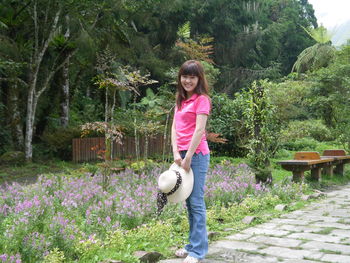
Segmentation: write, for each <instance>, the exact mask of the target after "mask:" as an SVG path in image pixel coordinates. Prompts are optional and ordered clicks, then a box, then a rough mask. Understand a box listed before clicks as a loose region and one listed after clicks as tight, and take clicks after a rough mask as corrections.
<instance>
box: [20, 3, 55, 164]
mask: <svg viewBox="0 0 350 263" xmlns="http://www.w3.org/2000/svg"><path fill="white" fill-rule="evenodd" d="M36 8H37V6H36V2H35V3H34V7H33V20H34V35H35V39H34V47H33V54H32V58H31V63H30V64H31V65H30V72H29V90H28V97H27V114H26V135H25V141H24V152H25V159H26V161H27V162H30V161H31V160H32V158H33V145H32V141H33V132H34V121H35V112H36V107H37V104H38V100H39V97H40V96H41V94H42V93H43V92H44V91H45V90H46V88H47V87H48V83H49V81H50V80H51V78H52V76H53V73H54V72H55V71H57V70H58V69H59V67H57V68H56V69H55V70H52V71H50V72H49V74H48V76H46V79H45V83H44V85H43V86H42V88H41V89H39V90H37V86H38V76H39V70H40V65H41V63H42V60H43V57H44V55H45V53H46V51H47V48H48V46H49V43H50V41H51V40H52V38H53V36H54V33H55V31H56V28H57V24H58V19H59V16H60V12H61V10H58V11H57V12H56V15H55V17H54V19H53V22H52V25H51V29H50V32H49V34H48V36H47V38H46V39H45V40H43V44H42V46H41V47H39V42H40V41H39V35H40V34H39V25H38V16H37V10H36ZM41 33H42V32H41ZM53 69H54V67H53Z"/></svg>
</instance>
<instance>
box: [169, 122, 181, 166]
mask: <svg viewBox="0 0 350 263" xmlns="http://www.w3.org/2000/svg"><path fill="white" fill-rule="evenodd" d="M171 145H172V147H173V156H174V162H175V163H177V164H178V165H179V166H180V165H181V161H182V158H181V155H180V153H179V149H178V148H177V143H176V130H175V116H174V119H173V124H172V126H171Z"/></svg>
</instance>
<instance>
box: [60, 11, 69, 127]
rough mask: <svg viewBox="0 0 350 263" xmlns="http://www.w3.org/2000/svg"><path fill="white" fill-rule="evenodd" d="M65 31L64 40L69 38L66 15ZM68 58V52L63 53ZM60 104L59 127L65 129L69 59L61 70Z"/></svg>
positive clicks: (67, 120) (67, 110)
mask: <svg viewBox="0 0 350 263" xmlns="http://www.w3.org/2000/svg"><path fill="white" fill-rule="evenodd" d="M66 24H67V30H66V33H65V34H64V38H65V39H66V40H68V39H69V37H70V30H69V16H68V15H66ZM64 53H65V56H69V52H64ZM61 72H62V80H63V81H62V102H61V126H62V127H64V128H66V127H67V126H68V123H69V59H67V60H66V63H64V65H63V68H62V71H61Z"/></svg>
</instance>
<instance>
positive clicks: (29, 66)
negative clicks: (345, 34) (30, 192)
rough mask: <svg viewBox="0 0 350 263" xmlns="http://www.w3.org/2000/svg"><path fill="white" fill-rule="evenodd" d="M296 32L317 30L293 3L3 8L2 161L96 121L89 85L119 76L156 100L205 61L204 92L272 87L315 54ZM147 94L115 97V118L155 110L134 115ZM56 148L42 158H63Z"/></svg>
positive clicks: (99, 95) (309, 12) (95, 94)
mask: <svg viewBox="0 0 350 263" xmlns="http://www.w3.org/2000/svg"><path fill="white" fill-rule="evenodd" d="M301 26H303V27H305V28H308V27H310V26H311V27H316V26H317V24H316V19H315V17H314V14H313V9H312V6H311V5H310V4H309V3H308V2H307V1H299V0H287V1H286V0H278V1H271V0H258V1H247V0H240V1H228V0H224V1H221V0H220V1H219V0H216V1H207V2H204V3H203V1H190V2H188V1H184V0H180V1H169V0H166V1H159V0H147V1H136V0H130V1H121V0H118V1H111V0H107V1H97V2H96V1H74V2H73V1H70V0H64V1H57V0H55V1H50V2H49V3H48V2H47V1H43V0H35V1H17V0H16V1H3V2H1V4H0V39H1V41H0V88H1V90H0V116H1V118H0V119H1V123H0V125H1V127H4V128H3V129H1V131H0V153H3V152H5V151H8V150H21V151H25V155H26V159H27V160H30V159H31V158H32V156H33V154H34V158H35V156H38V153H40V152H41V151H42V150H41V149H47V143H48V141H51V142H52V141H53V140H52V137H53V136H51V135H50V133H52V134H55V135H57V136H59V134H58V133H59V132H60V131H62V129H61V130H59V129H60V128H61V127H63V128H67V127H68V126H73V127H76V126H78V125H80V124H83V123H85V122H92V121H101V120H103V116H104V112H105V107H107V105H104V104H105V101H106V100H105V97H106V96H105V95H106V94H105V93H106V92H105V90H103V89H98V86H99V85H95V83H96V77H97V76H101V75H102V76H109V77H110V76H114V77H116V78H117V79H118V81H119V82H122V81H124V80H125V76H123V74H119V73H120V70H119V69H120V68H124V66H129V67H131V68H130V72H133V71H134V70H141V73H142V74H147V72H150V74H151V75H150V78H151V79H153V80H157V81H158V84H152V85H149V86H148V87H149V88H151V89H152V90H153V92H154V94H156V96H157V95H158V93H159V91H160V90H162V89H163V88H164V87H168V90H169V91H170V92H172V93H174V88H173V87H172V86H171V85H172V83H173V81H174V76H175V74H176V71H177V68H178V67H179V65H181V63H182V62H183V61H184V60H185V59H190V58H195V59H199V60H203V61H206V65H205V67H206V70H207V73H208V74H209V78H210V83H211V84H213V85H214V83H216V84H215V90H216V91H220V92H226V93H227V94H229V95H230V96H232V95H233V94H234V93H235V92H237V91H240V90H241V89H242V88H244V87H245V86H249V84H250V82H251V81H252V80H255V79H260V78H270V79H276V78H278V77H280V76H283V75H285V74H286V73H288V72H289V71H290V70H291V68H292V65H293V63H294V62H295V60H296V58H297V56H298V54H299V53H300V52H301V51H302V50H303V49H305V48H306V47H308V46H310V45H312V44H314V42H313V40H312V39H311V37H310V36H309V35H308V34H307V33H306V32H305V30H304V29H303V28H302V27H301ZM219 73H221V74H219ZM169 87H170V88H169ZM145 90H146V89H145V88H143V87H140V90H139V95H137V96H136V95H133V93H132V92H125V91H119V90H118V91H117V92H116V96H115V104H113V105H115V109H116V110H117V109H119V108H122V109H123V110H126V111H128V110H129V112H130V111H133V113H135V114H136V115H137V114H138V113H139V112H142V111H143V109H142V108H143V107H145V106H147V107H148V106H150V107H152V105H151V104H148V105H146V104H145V102H144V103H142V104H141V105H139V106H137V107H136V106H131V103H130V102H132V101H135V102H140V101H141V99H142V98H143V97H144V96H145V95H146V92H145ZM162 103H165V104H169V103H171V104H172V103H173V100H172V98H169V101H162ZM109 105H111V104H109ZM130 106H131V107H130ZM137 110H138V111H137ZM166 110H168V108H166ZM148 113H149V112H148ZM164 114H168V113H164ZM149 116H150V115H149V114H148V116H144V118H141V119H143V120H142V121H143V123H146V121H149ZM161 119H162V118H161ZM163 119H164V118H163ZM165 119H166V118H165ZM151 121H152V122H153V123H155V121H159V120H151ZM129 123H130V122H129ZM155 126H156V125H153V126H152V127H149V129H151V128H153V129H155ZM126 128H127V129H128V128H129V129H130V127H126ZM131 129H132V128H131ZM134 129H135V127H134ZM145 132H146V133H147V132H148V131H145ZM43 135H44V136H43ZM42 136H43V137H42ZM231 137H232V136H231ZM234 137H237V136H234ZM32 143H34V146H35V147H34V148H33V147H32ZM231 143H233V144H234V143H235V142H231ZM39 144H43V146H40V145H39ZM60 147H61V149H59V147H57V145H50V147H49V149H52V151H51V153H53V155H54V156H59V157H60V158H62V154H61V153H62V149H63V148H64V147H62V146H60ZM65 149H68V148H67V146H66V148H65ZM223 151H226V150H223ZM46 153H47V152H46ZM46 153H44V154H41V155H47V154H46ZM63 158H69V155H68V156H63Z"/></svg>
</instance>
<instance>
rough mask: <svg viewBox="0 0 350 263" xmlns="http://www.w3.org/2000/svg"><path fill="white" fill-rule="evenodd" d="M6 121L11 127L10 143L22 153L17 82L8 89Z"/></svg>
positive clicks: (22, 139)
mask: <svg viewBox="0 0 350 263" xmlns="http://www.w3.org/2000/svg"><path fill="white" fill-rule="evenodd" d="M8 120H9V123H10V127H11V133H12V141H13V142H14V146H15V150H18V151H22V150H23V143H24V136H23V129H22V128H23V127H22V123H21V112H20V110H19V90H18V84H17V82H15V83H14V84H13V86H12V87H10V88H9V94H8Z"/></svg>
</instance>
